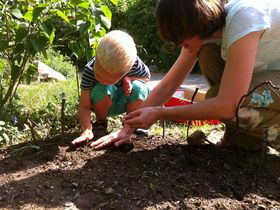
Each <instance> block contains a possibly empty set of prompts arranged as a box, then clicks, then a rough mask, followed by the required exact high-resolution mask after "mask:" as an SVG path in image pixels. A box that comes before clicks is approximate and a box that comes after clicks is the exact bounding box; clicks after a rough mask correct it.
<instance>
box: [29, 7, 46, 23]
mask: <svg viewBox="0 0 280 210" xmlns="http://www.w3.org/2000/svg"><path fill="white" fill-rule="evenodd" d="M44 9H45V8H44V7H36V8H35V9H34V11H33V18H32V20H33V21H37V19H38V17H39V16H40V15H41V13H42V11H43V10H44Z"/></svg>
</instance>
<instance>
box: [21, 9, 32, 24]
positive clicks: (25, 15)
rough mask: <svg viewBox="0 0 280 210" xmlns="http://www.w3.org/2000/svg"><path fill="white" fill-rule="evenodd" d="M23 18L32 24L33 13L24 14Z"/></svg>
mask: <svg viewBox="0 0 280 210" xmlns="http://www.w3.org/2000/svg"><path fill="white" fill-rule="evenodd" d="M23 18H24V19H25V20H27V21H29V22H32V19H33V12H32V11H28V12H26V13H25V14H24V16H23Z"/></svg>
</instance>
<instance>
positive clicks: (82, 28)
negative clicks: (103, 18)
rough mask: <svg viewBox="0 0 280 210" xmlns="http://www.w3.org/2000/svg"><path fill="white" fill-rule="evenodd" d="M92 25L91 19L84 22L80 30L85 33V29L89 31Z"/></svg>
mask: <svg viewBox="0 0 280 210" xmlns="http://www.w3.org/2000/svg"><path fill="white" fill-rule="evenodd" d="M89 27H90V21H86V22H84V23H82V24H80V25H79V29H78V30H79V32H80V33H84V32H85V31H87V30H88V29H89Z"/></svg>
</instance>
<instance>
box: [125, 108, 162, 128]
mask: <svg viewBox="0 0 280 210" xmlns="http://www.w3.org/2000/svg"><path fill="white" fill-rule="evenodd" d="M160 109H161V107H146V108H142V109H138V110H136V111H133V112H130V113H129V114H127V115H126V116H125V117H124V119H123V123H124V124H127V125H129V126H130V127H132V128H143V129H148V128H149V127H150V126H151V125H152V124H154V123H155V122H156V121H157V120H158V119H159V111H160Z"/></svg>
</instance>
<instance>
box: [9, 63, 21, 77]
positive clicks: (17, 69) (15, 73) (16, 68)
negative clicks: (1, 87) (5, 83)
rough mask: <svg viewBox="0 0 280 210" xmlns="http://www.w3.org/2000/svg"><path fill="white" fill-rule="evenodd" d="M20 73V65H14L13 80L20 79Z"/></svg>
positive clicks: (12, 69)
mask: <svg viewBox="0 0 280 210" xmlns="http://www.w3.org/2000/svg"><path fill="white" fill-rule="evenodd" d="M20 71H21V68H20V67H19V66H18V65H12V67H11V76H12V80H15V79H16V78H17V77H18V75H19V73H20Z"/></svg>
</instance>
